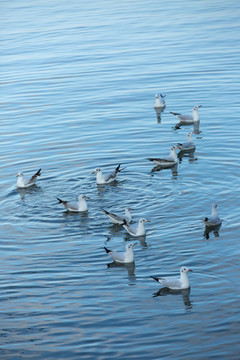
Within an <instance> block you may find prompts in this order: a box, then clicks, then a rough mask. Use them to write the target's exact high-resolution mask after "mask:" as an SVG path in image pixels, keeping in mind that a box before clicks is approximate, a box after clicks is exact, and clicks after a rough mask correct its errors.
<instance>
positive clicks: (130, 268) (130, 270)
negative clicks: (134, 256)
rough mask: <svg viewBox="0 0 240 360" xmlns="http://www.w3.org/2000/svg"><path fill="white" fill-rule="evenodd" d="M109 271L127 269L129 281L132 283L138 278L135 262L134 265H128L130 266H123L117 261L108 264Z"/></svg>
mask: <svg viewBox="0 0 240 360" xmlns="http://www.w3.org/2000/svg"><path fill="white" fill-rule="evenodd" d="M107 267H108V269H113V268H122V269H124V268H125V269H126V270H127V272H128V279H129V280H130V281H133V280H134V281H135V280H136V276H135V273H134V272H135V262H132V263H128V264H121V263H117V262H115V261H113V262H111V263H109V264H107Z"/></svg>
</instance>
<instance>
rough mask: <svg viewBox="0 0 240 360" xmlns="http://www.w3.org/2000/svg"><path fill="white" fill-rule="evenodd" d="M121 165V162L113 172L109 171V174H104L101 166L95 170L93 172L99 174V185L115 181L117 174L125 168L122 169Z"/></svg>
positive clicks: (97, 177)
mask: <svg viewBox="0 0 240 360" xmlns="http://www.w3.org/2000/svg"><path fill="white" fill-rule="evenodd" d="M120 166H121V164H119V165H118V166H117V167H116V169H115V170H114V171H112V172H111V173H109V174H107V175H103V173H102V170H101V169H99V168H97V169H96V170H94V171H93V173H92V174H97V176H96V179H97V184H99V185H102V184H109V183H111V182H113V181H114V180H116V177H117V174H118V173H119V172H120V171H121V170H123V169H121V170H120Z"/></svg>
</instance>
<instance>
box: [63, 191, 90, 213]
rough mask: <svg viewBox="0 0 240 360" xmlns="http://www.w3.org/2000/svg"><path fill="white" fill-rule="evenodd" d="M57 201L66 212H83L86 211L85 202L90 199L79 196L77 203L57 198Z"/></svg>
mask: <svg viewBox="0 0 240 360" xmlns="http://www.w3.org/2000/svg"><path fill="white" fill-rule="evenodd" d="M57 199H58V201H59V202H60V204H63V206H64V207H65V208H66V209H67V210H68V211H74V212H83V211H87V210H88V206H87V202H86V200H88V199H90V198H89V197H88V196H85V195H80V196H79V197H78V201H74V202H69V201H64V200H61V199H59V198H58V197H57Z"/></svg>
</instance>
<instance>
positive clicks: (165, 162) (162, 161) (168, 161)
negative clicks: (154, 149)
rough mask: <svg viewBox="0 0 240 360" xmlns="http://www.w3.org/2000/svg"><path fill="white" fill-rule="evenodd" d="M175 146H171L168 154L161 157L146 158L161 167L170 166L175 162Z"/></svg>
mask: <svg viewBox="0 0 240 360" xmlns="http://www.w3.org/2000/svg"><path fill="white" fill-rule="evenodd" d="M177 148H178V147H177V146H174V145H173V146H171V148H170V154H169V156H166V157H162V158H148V160H149V161H153V162H154V163H155V164H156V165H158V166H161V167H162V168H164V169H166V168H170V167H172V166H174V165H176V164H177V162H178V158H177V154H176V149H177Z"/></svg>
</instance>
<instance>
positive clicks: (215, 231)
mask: <svg viewBox="0 0 240 360" xmlns="http://www.w3.org/2000/svg"><path fill="white" fill-rule="evenodd" d="M221 225H222V224H219V225H216V226H205V231H204V234H203V236H204V238H205V239H207V240H208V239H209V237H210V234H211V232H212V233H213V235H214V236H215V237H219V229H220V227H221Z"/></svg>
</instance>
